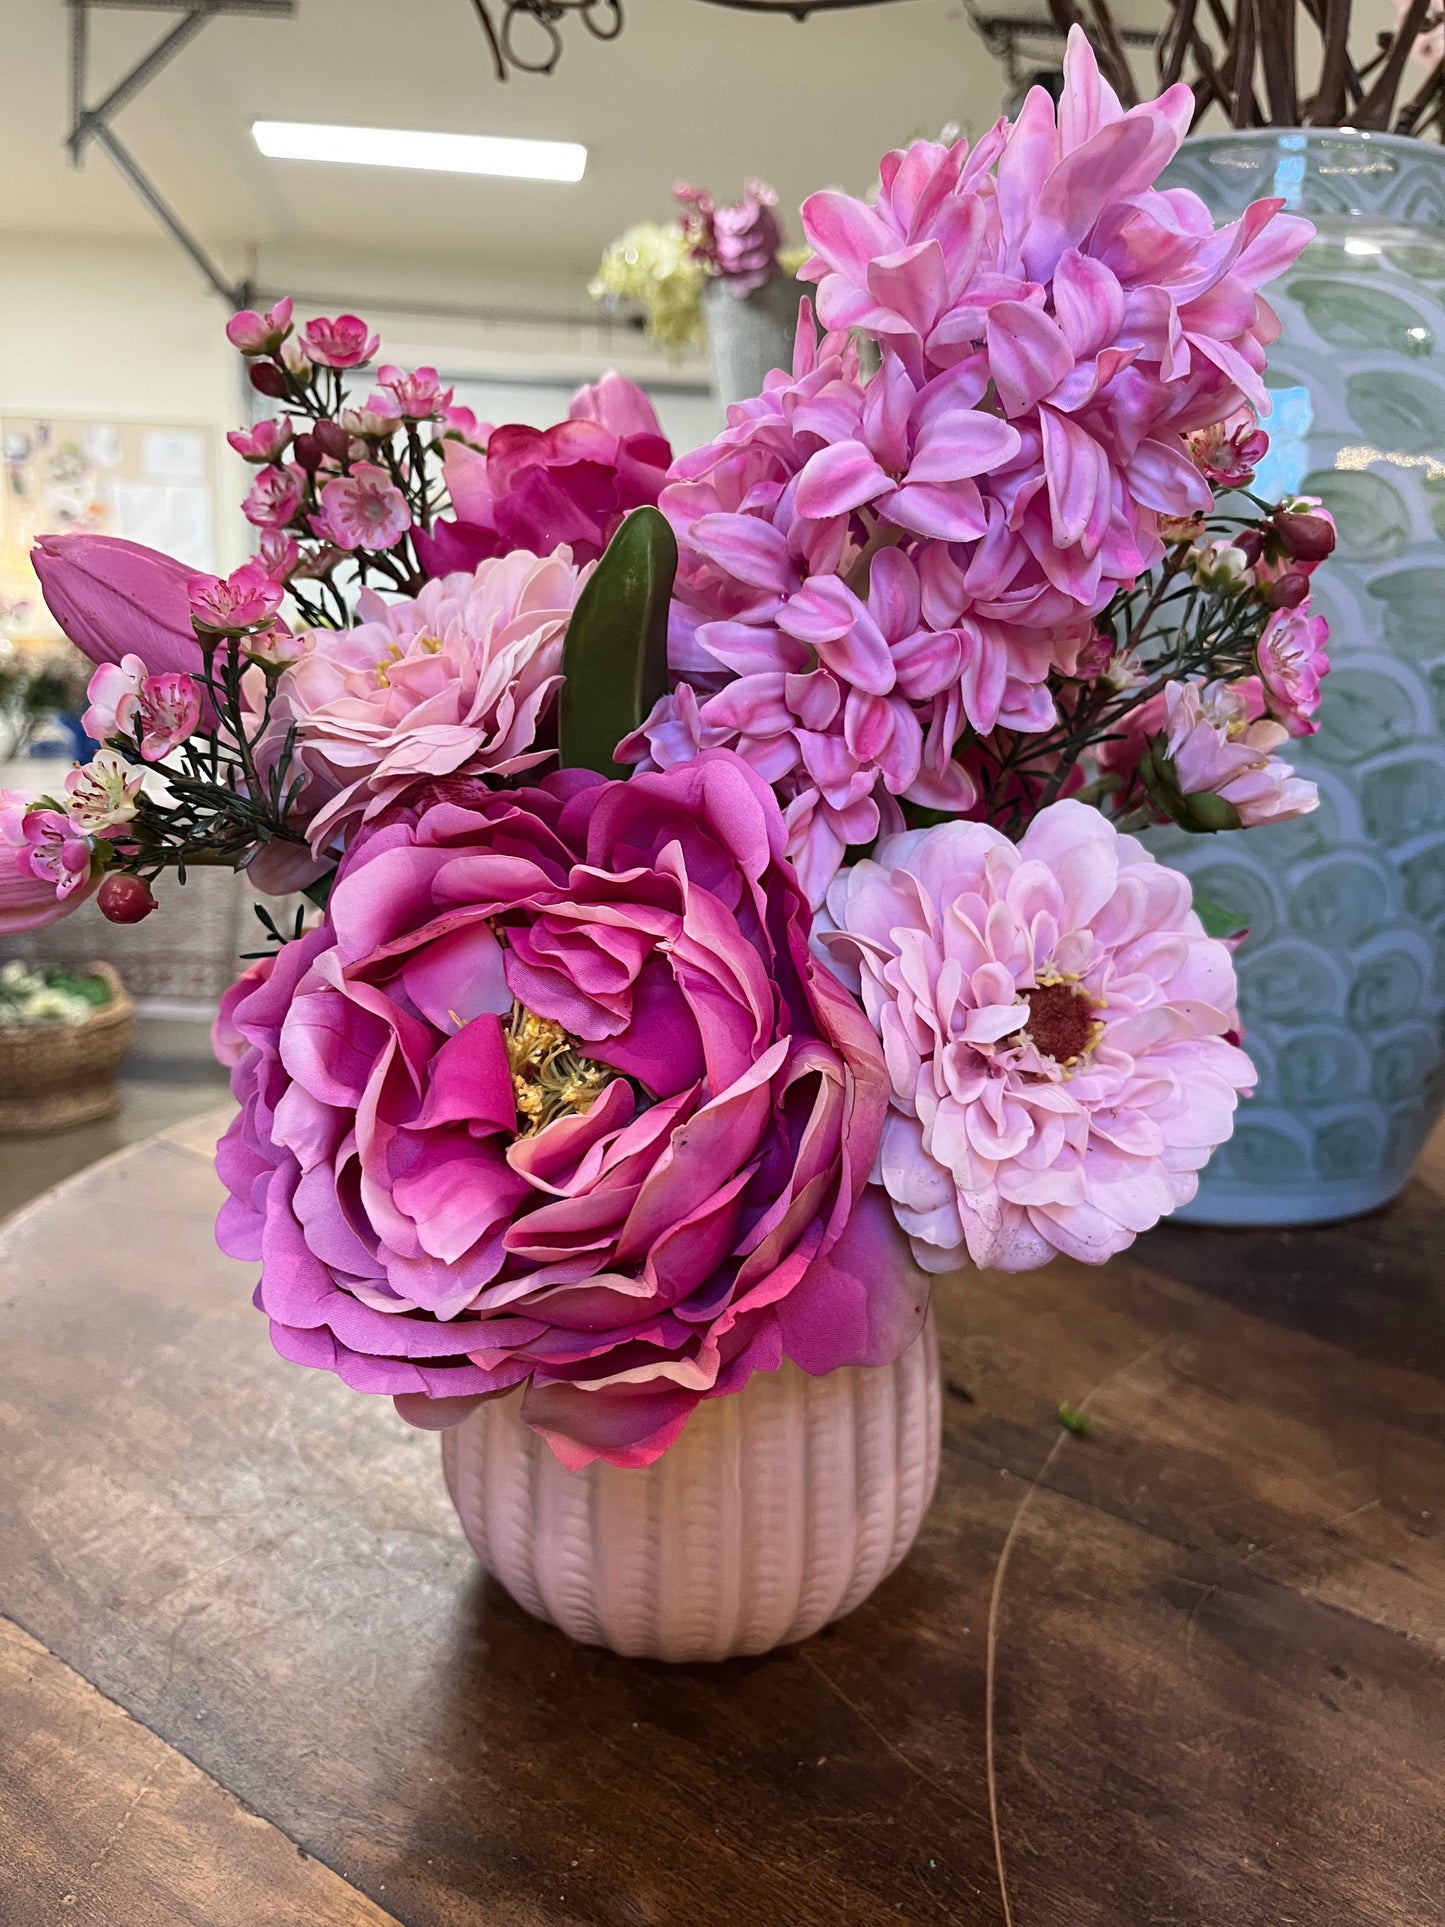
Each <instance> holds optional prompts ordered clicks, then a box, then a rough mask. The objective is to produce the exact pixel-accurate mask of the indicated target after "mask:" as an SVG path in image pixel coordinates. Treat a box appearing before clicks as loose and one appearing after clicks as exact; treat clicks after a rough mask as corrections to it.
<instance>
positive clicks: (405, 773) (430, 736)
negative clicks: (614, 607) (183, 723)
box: [256, 549, 590, 873]
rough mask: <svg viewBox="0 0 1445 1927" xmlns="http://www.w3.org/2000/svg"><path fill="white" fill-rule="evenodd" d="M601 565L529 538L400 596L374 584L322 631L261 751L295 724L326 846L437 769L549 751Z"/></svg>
mask: <svg viewBox="0 0 1445 1927" xmlns="http://www.w3.org/2000/svg"><path fill="white" fill-rule="evenodd" d="M589 574H590V570H589V569H579V568H578V567H577V566H576V565H575V564H574V563H573V562H572V560H571V559H570V557H569V556H568V554H567V552H566V550H565V549H564V550H562V551H560V552H559V553H558V554H556V555H554V556H548V557H546V558H540V559H539V558H538V557H537V556H535V555H530V554H528V553H527V551H526V550H524V549H519V550H517V551H516V552H515V553H514V554H512V555H508V556H500V557H498V558H496V559H495V560H493V561H490V562H483V563H482V564H481V565H480V566H479V567H478V568H477V569H476V571H475V572H474V573H472V574H468V575H460V574H458V575H449V576H443V577H442V578H441V579H440V580H439V581H436V582H428V583H427V585H426V586H425V588H424V589H423V590H422V592H421V594H420V595H418V596H415V597H407V598H404V599H402V600H399V601H396V602H383V601H382V600H381V598H380V596H378V595H376V594H375V593H374V592H373V591H371V590H369V589H364V590H363V591H362V592H361V597H360V603H359V606H360V611H361V614H362V616H363V618H364V620H363V621H362V622H361V623H360V624H359V625H358V626H357V627H356V628H354V629H316V630H313V631H311V632H310V633H309V636H308V637H307V638H306V644H307V646H306V653H305V655H304V656H303V657H302V660H301V661H299V662H297V663H295V664H293V666H292V667H290V668H289V669H287V670H286V671H285V672H284V674H283V675H282V676H281V678H280V680H279V682H278V683H277V685H276V695H275V700H274V702H273V705H272V709H271V716H270V721H269V722H268V724H267V726H266V728H265V730H264V732H263V733H262V734H261V736H260V738H259V740H258V742H257V744H256V760H257V763H258V765H259V767H260V768H261V769H262V770H263V771H265V770H268V769H269V768H270V767H271V764H272V762H273V760H274V758H276V757H277V756H279V755H280V753H281V749H282V745H283V744H284V742H285V739H286V736H287V732H288V731H289V730H291V729H293V728H294V730H295V732H296V734H295V760H296V764H297V766H298V767H299V768H300V769H301V770H303V771H304V772H305V776H306V783H305V787H304V789H303V790H302V792H301V796H300V798H299V809H300V811H301V814H302V816H303V818H304V819H305V820H306V822H307V823H308V824H309V830H308V834H309V836H310V838H311V843H312V847H313V849H314V850H315V852H316V854H317V855H318V856H320V855H321V854H322V852H324V851H325V850H327V849H328V848H329V847H330V845H331V844H332V843H333V841H334V839H335V838H336V837H337V836H338V835H340V834H342V833H343V832H345V833H349V832H352V831H354V830H355V829H357V828H358V827H359V826H360V824H361V823H362V822H363V821H365V820H368V819H370V818H373V817H375V816H376V815H377V814H378V812H380V811H382V810H384V809H385V808H386V807H387V805H388V804H390V803H392V802H394V801H395V800H396V799H397V798H398V797H400V796H401V795H402V794H403V793H404V792H405V791H406V790H408V789H410V788H411V787H413V786H414V785H415V784H417V783H419V782H421V781H422V780H423V779H425V778H427V777H434V776H451V775H455V774H464V775H477V774H479V773H480V772H481V771H483V770H486V771H489V772H491V773H492V774H494V775H497V776H507V775H515V774H517V773H518V772H519V771H521V770H525V769H530V768H532V767H533V765H534V764H536V763H539V762H541V761H543V760H544V758H545V757H546V756H547V755H548V754H549V753H550V751H549V749H548V748H547V746H546V745H545V744H544V745H542V746H540V747H539V746H538V744H537V741H536V738H537V731H538V725H539V723H540V722H541V720H542V718H543V716H544V714H545V713H546V710H547V707H548V705H549V703H550V701H551V698H552V697H553V695H554V694H555V692H556V690H557V688H558V686H559V684H560V683H561V680H562V677H561V669H562V639H563V636H564V635H565V633H566V629H567V623H568V619H569V617H570V616H571V613H572V609H573V605H574V604H575V603H576V600H577V597H578V595H579V594H580V593H581V590H582V586H583V584H584V583H585V581H586V580H587V576H588V575H589ZM258 707H259V692H258ZM265 867H266V866H265V865H264V864H263V866H262V868H263V873H264V871H265Z"/></svg>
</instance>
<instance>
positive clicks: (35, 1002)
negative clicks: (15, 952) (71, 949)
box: [0, 958, 112, 1030]
mask: <svg viewBox="0 0 1445 1927" xmlns="http://www.w3.org/2000/svg"><path fill="white" fill-rule="evenodd" d="M111 994H112V993H111V988H110V985H109V984H108V983H107V982H106V981H105V979H104V977H92V976H90V975H81V974H77V973H76V972H75V971H72V970H65V969H62V968H60V967H59V966H57V965H53V964H28V963H21V962H20V961H19V959H18V958H17V959H12V960H11V961H10V962H9V963H5V964H0V1030H8V1029H15V1028H18V1027H20V1026H22V1025H26V1026H28V1025H30V1024H83V1023H84V1022H85V1021H86V1019H87V1018H88V1017H92V1016H94V1014H95V1012H96V1011H97V1010H99V1009H101V1007H102V1006H103V1005H105V1004H108V1003H109V1002H110V1000H111Z"/></svg>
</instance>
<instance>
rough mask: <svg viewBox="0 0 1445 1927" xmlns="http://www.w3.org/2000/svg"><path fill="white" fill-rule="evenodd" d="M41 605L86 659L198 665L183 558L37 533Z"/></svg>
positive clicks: (115, 541)
mask: <svg viewBox="0 0 1445 1927" xmlns="http://www.w3.org/2000/svg"><path fill="white" fill-rule="evenodd" d="M31 560H32V562H33V563H34V565H35V573H36V574H37V575H38V576H39V577H40V586H41V589H42V590H43V591H44V594H45V601H46V606H47V607H48V608H49V610H50V613H51V614H52V615H53V616H54V617H55V620H56V621H57V622H58V623H59V624H60V626H61V628H62V629H63V630H64V631H65V633H66V635H67V636H69V638H70V640H71V641H72V642H73V643H74V644H75V646H76V648H77V649H79V650H80V651H81V652H82V653H83V654H84V655H87V656H89V658H90V660H91V661H92V662H119V661H120V660H121V658H122V657H124V656H127V655H134V656H139V658H140V659H141V663H142V666H143V667H144V668H145V669H147V670H149V671H150V672H151V673H153V674H154V673H156V672H164V671H167V670H174V669H199V668H200V666H201V652H200V649H199V648H198V646H197V644H196V637H195V631H194V630H193V629H192V628H191V607H190V583H191V578H192V577H193V575H194V574H195V571H194V570H193V569H188V568H187V567H186V566H185V564H184V563H182V562H177V561H175V560H174V559H173V558H172V557H171V556H168V555H162V554H160V552H159V551H158V550H156V549H146V548H142V547H141V545H140V543H138V542H124V541H121V540H120V539H119V538H118V537H116V536H110V535H42V536H41V538H40V540H39V542H37V543H36V545H35V548H34V549H33V550H32V552H31Z"/></svg>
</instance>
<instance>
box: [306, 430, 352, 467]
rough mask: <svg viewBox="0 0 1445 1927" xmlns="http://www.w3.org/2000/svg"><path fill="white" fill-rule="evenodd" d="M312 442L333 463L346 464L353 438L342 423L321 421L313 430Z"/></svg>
mask: <svg viewBox="0 0 1445 1927" xmlns="http://www.w3.org/2000/svg"><path fill="white" fill-rule="evenodd" d="M311 436H312V440H313V441H314V442H315V443H316V446H317V447H318V448H319V449H320V450H321V453H322V454H323V455H325V456H328V457H329V458H330V460H332V461H333V462H344V461H345V460H346V458H347V456H348V455H349V454H350V452H351V436H350V435H348V434H347V432H346V430H345V429H344V428H343V427H342V426H341V424H340V422H332V421H320V422H317V423H316V425H315V426H314V427H313V429H312V430H311Z"/></svg>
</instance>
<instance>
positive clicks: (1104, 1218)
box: [820, 802, 1253, 1271]
mask: <svg viewBox="0 0 1445 1927" xmlns="http://www.w3.org/2000/svg"><path fill="white" fill-rule="evenodd" d="M828 913H829V918H830V919H831V921H832V924H833V925H834V926H835V927H833V928H831V929H830V928H828V926H827V924H826V923H825V925H824V929H823V933H822V935H821V937H820V942H821V944H822V947H823V949H824V951H825V953H826V954H827V956H828V957H829V958H830V959H831V960H832V961H833V962H834V964H835V966H836V967H837V968H838V970H839V971H840V974H843V975H844V976H845V978H846V979H847V980H848V981H850V982H851V983H853V984H854V985H855V986H856V987H857V988H858V989H859V990H860V991H861V995H862V998H863V1004H864V1007H865V1009H866V1010H867V1012H868V1015H869V1017H870V1019H871V1020H872V1022H873V1024H874V1026H875V1028H876V1029H877V1030H878V1031H879V1033H880V1035H881V1036H882V1039H883V1050H884V1054H885V1056H886V1058H887V1060H888V1070H889V1077H890V1080H891V1084H892V1092H893V1102H892V1108H891V1110H890V1112H889V1117H888V1122H887V1125H886V1126H885V1128H884V1133H883V1146H882V1150H881V1152H880V1154H879V1162H878V1175H879V1177H880V1178H881V1181H882V1183H883V1185H884V1186H885V1188H886V1189H887V1192H888V1195H889V1197H890V1198H891V1199H892V1200H893V1205H894V1209H895V1211H896V1213H897V1216H898V1220H899V1223H900V1224H901V1225H902V1226H903V1228H904V1229H905V1230H906V1231H907V1232H908V1234H909V1237H910V1239H911V1241H912V1245H913V1250H914V1254H915V1256H916V1257H917V1258H918V1261H919V1263H920V1264H921V1265H922V1266H923V1268H924V1269H925V1270H927V1271H948V1270H951V1269H952V1268H953V1267H954V1266H955V1265H958V1264H961V1263H962V1262H964V1260H965V1259H966V1258H968V1259H972V1261H973V1262H974V1263H975V1264H977V1265H992V1266H995V1267H997V1268H998V1269H1000V1270H1003V1271H1027V1270H1029V1269H1031V1268H1032V1267H1033V1266H1035V1265H1041V1264H1045V1263H1047V1262H1048V1260H1049V1259H1050V1258H1052V1257H1053V1256H1054V1255H1055V1253H1057V1252H1063V1253H1065V1254H1066V1255H1067V1256H1069V1257H1071V1258H1077V1259H1082V1260H1083V1261H1084V1262H1085V1263H1088V1264H1101V1263H1103V1261H1104V1260H1105V1259H1107V1258H1111V1257H1113V1256H1114V1254H1115V1253H1116V1252H1119V1251H1122V1250H1123V1249H1124V1248H1125V1246H1126V1245H1129V1244H1131V1243H1132V1242H1133V1240H1134V1238H1135V1236H1136V1235H1137V1234H1138V1233H1139V1232H1141V1231H1145V1230H1147V1229H1148V1228H1149V1226H1150V1225H1152V1224H1154V1223H1155V1222H1156V1221H1157V1220H1158V1219H1159V1218H1161V1217H1163V1216H1164V1215H1165V1214H1166V1213H1168V1212H1170V1211H1173V1210H1174V1209H1175V1207H1176V1206H1178V1205H1181V1204H1184V1203H1187V1202H1188V1200H1189V1199H1190V1198H1192V1197H1193V1196H1194V1193H1195V1189H1196V1187H1197V1184H1198V1178H1197V1176H1196V1173H1197V1172H1198V1171H1199V1170H1200V1169H1201V1167H1202V1166H1203V1165H1204V1163H1205V1162H1206V1160H1207V1159H1208V1158H1209V1156H1210V1154H1211V1153H1212V1152H1213V1150H1214V1149H1215V1147H1216V1146H1217V1145H1219V1144H1221V1143H1223V1141H1224V1140H1225V1139H1226V1138H1227V1137H1228V1136H1229V1135H1230V1132H1231V1130H1232V1129H1233V1119H1234V1110H1235V1104H1236V1100H1237V1096H1238V1093H1239V1092H1240V1091H1241V1090H1243V1089H1245V1088H1246V1087H1247V1086H1248V1085H1249V1084H1250V1082H1251V1081H1252V1078H1253V1069H1252V1066H1251V1065H1250V1062H1249V1059H1248V1058H1247V1057H1246V1056H1245V1055H1244V1053H1243V1052H1242V1051H1240V1050H1238V1049H1237V1048H1236V1047H1235V1046H1234V1045H1233V1044H1232V1043H1230V1042H1229V1041H1228V1040H1229V1036H1230V1033H1231V1032H1233V1031H1235V1030H1236V1029H1237V1025H1238V1019H1237V1016H1236V1013H1235V998H1236V985H1235V978H1234V968H1233V965H1232V963H1231V961H1230V956H1229V952H1228V950H1227V949H1226V948H1225V946H1224V945H1223V944H1222V943H1217V942H1215V941H1213V940H1212V939H1211V938H1209V937H1206V936H1205V935H1204V931H1203V927H1202V925H1201V924H1200V922H1199V919H1198V917H1197V916H1196V915H1195V914H1194V911H1193V910H1192V908H1191V907H1190V891H1189V884H1188V882H1187V880H1186V879H1185V878H1184V877H1182V876H1180V875H1178V874H1177V873H1176V872H1175V871H1173V870H1168V869H1165V868H1164V867H1163V865H1162V864H1159V863H1156V862H1155V860H1154V858H1153V857H1152V856H1150V855H1149V854H1148V852H1147V851H1146V850H1144V849H1143V847H1142V846H1141V845H1140V844H1138V843H1136V842H1135V841H1134V839H1133V838H1132V837H1127V836H1120V835H1119V834H1118V832H1117V831H1116V830H1115V829H1114V828H1113V826H1112V824H1110V823H1109V822H1108V821H1107V819H1106V818H1104V817H1103V816H1101V815H1100V814H1099V812H1098V811H1097V810H1094V809H1091V808H1089V807H1088V806H1087V805H1085V804H1082V803H1075V802H1062V803H1055V804H1052V805H1051V806H1050V807H1049V808H1047V809H1044V810H1041V811H1040V812H1039V814H1038V815H1037V816H1036V817H1035V818H1034V820H1033V822H1032V823H1031V824H1030V825H1029V827H1028V830H1027V831H1026V832H1025V834H1024V837H1023V839H1022V841H1021V842H1020V843H1018V844H1017V845H1015V844H1012V843H1010V842H1008V841H1007V839H1006V838H1004V837H1003V836H1001V835H1000V834H999V833H998V832H997V831H996V830H993V829H990V828H989V827H988V826H987V825H985V824H982V823H948V824H943V825H941V826H939V827H938V828H936V829H930V830H914V831H910V832H908V833H907V834H905V835H903V836H897V837H892V838H890V839H889V840H888V841H887V842H885V843H884V844H882V845H880V847H879V850H878V860H877V861H876V862H873V861H865V862H862V863H859V864H856V865H855V866H854V867H852V868H851V869H848V870H845V871H843V872H842V873H841V874H840V875H839V877H838V878H837V880H836V882H835V883H834V885H833V888H832V890H831V891H830V892H829V896H828Z"/></svg>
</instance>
